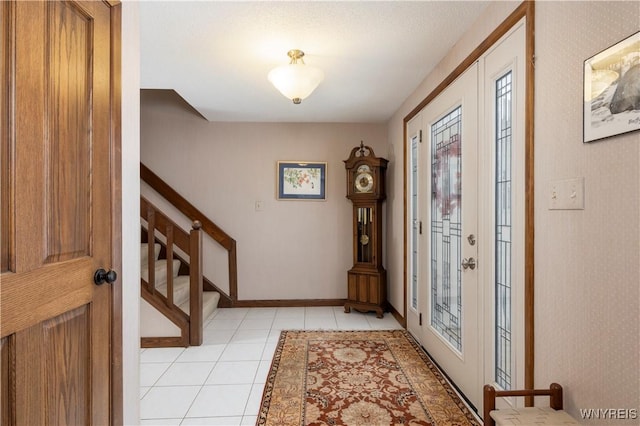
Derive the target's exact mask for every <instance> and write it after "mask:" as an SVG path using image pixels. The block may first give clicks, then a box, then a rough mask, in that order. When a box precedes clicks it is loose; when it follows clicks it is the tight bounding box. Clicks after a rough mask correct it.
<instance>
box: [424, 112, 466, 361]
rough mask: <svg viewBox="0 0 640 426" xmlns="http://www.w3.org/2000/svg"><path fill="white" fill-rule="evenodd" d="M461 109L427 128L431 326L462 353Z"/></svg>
mask: <svg viewBox="0 0 640 426" xmlns="http://www.w3.org/2000/svg"><path fill="white" fill-rule="evenodd" d="M461 148H462V107H460V106H459V107H457V108H456V109H454V110H453V111H451V112H450V113H449V114H447V115H446V116H445V117H443V118H442V119H440V120H439V121H438V122H436V123H435V124H433V125H432V126H431V175H432V182H431V326H432V327H433V328H435V329H436V330H437V331H438V332H439V333H440V334H441V335H442V337H443V338H444V339H445V340H447V341H448V342H449V343H451V345H453V347H454V348H456V349H457V350H458V351H462V288H461V285H462V275H461V271H460V262H461V259H462V256H461V254H462V253H461V249H462V205H461V203H462V149H461Z"/></svg>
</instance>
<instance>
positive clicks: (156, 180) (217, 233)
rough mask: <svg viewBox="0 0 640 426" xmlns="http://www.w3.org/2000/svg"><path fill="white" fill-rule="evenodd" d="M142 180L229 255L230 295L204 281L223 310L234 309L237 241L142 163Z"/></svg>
mask: <svg viewBox="0 0 640 426" xmlns="http://www.w3.org/2000/svg"><path fill="white" fill-rule="evenodd" d="M140 178H141V179H142V180H143V181H144V182H146V183H147V184H148V185H149V186H150V187H151V188H153V190H154V191H156V192H157V193H158V194H160V195H161V196H162V197H164V199H166V200H167V201H168V202H169V203H171V204H172V205H173V206H174V207H176V208H177V209H178V210H179V211H180V212H181V213H182V214H183V215H185V216H186V217H188V218H189V220H192V221H196V220H197V221H200V223H201V224H202V230H203V231H204V233H205V234H207V235H208V236H209V237H211V238H212V239H213V240H214V241H216V242H217V243H218V244H220V245H221V246H222V247H223V248H224V249H225V250H227V254H228V267H229V294H228V295H227V294H226V292H224V291H223V290H221V289H220V288H218V287H217V286H216V285H215V284H213V283H212V282H210V281H208V280H207V279H206V278H205V279H204V285H205V286H206V287H207V288H208V289H209V290H215V291H217V292H218V293H220V303H219V305H218V306H220V307H223V308H230V307H233V306H234V304H235V303H236V302H237V301H238V266H237V259H236V240H234V239H233V238H231V236H230V235H229V234H227V233H226V232H225V231H223V230H222V229H221V228H220V227H219V226H218V225H216V224H215V223H214V222H213V221H212V220H211V219H209V218H208V217H207V216H205V214H204V213H202V212H201V211H200V210H198V209H197V208H196V207H195V206H194V205H193V204H191V203H190V202H189V201H187V199H185V198H184V197H183V196H182V195H180V194H178V192H176V190H174V189H173V188H172V187H171V186H169V184H167V183H166V182H165V181H163V180H162V179H161V178H160V177H159V176H158V175H156V174H155V173H153V172H152V171H151V170H150V169H149V168H148V167H147V166H145V165H144V164H142V163H140Z"/></svg>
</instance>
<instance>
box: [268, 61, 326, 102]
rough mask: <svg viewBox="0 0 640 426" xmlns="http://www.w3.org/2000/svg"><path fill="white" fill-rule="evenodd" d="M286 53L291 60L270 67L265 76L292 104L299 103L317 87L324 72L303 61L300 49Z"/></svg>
mask: <svg viewBox="0 0 640 426" xmlns="http://www.w3.org/2000/svg"><path fill="white" fill-rule="evenodd" d="M287 55H289V57H290V58H291V62H289V64H288V65H282V66H280V67H278V68H274V69H272V70H271V72H270V73H269V75H268V77H267V78H268V79H269V81H270V82H271V84H273V85H274V86H275V87H276V89H278V90H279V91H280V93H282V94H283V95H284V96H286V97H287V98H289V99H291V100H292V101H293V103H294V104H299V103H300V102H302V100H303V99H305V98H306V97H308V96H309V95H310V94H311V92H313V91H314V90H315V89H316V87H318V85H319V84H320V82H321V81H322V80H323V79H324V73H323V72H322V70H320V69H318V68H315V67H310V66H309V65H306V64H305V63H304V60H303V59H302V57H303V56H304V52H303V51H302V50H297V49H293V50H290V51H289V52H288V53H287Z"/></svg>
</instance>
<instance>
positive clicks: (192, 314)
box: [189, 220, 203, 346]
mask: <svg viewBox="0 0 640 426" xmlns="http://www.w3.org/2000/svg"><path fill="white" fill-rule="evenodd" d="M201 228H202V224H201V223H200V221H199V220H196V221H194V222H193V225H192V227H191V232H190V233H189V241H190V242H189V282H190V287H189V288H190V290H189V323H190V326H189V344H191V345H193V346H199V345H201V344H202V327H203V324H202V321H203V319H202V230H201Z"/></svg>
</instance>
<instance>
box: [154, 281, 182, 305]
mask: <svg viewBox="0 0 640 426" xmlns="http://www.w3.org/2000/svg"><path fill="white" fill-rule="evenodd" d="M156 289H157V290H158V292H160V294H162V295H163V296H165V297H166V296H167V283H166V281H165V282H164V283H163V284H162V285H160V286H159V287H156ZM188 300H189V275H178V276H177V277H175V278H174V279H173V304H174V305H178V306H180V305H181V304H182V303H184V302H185V301H188Z"/></svg>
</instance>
